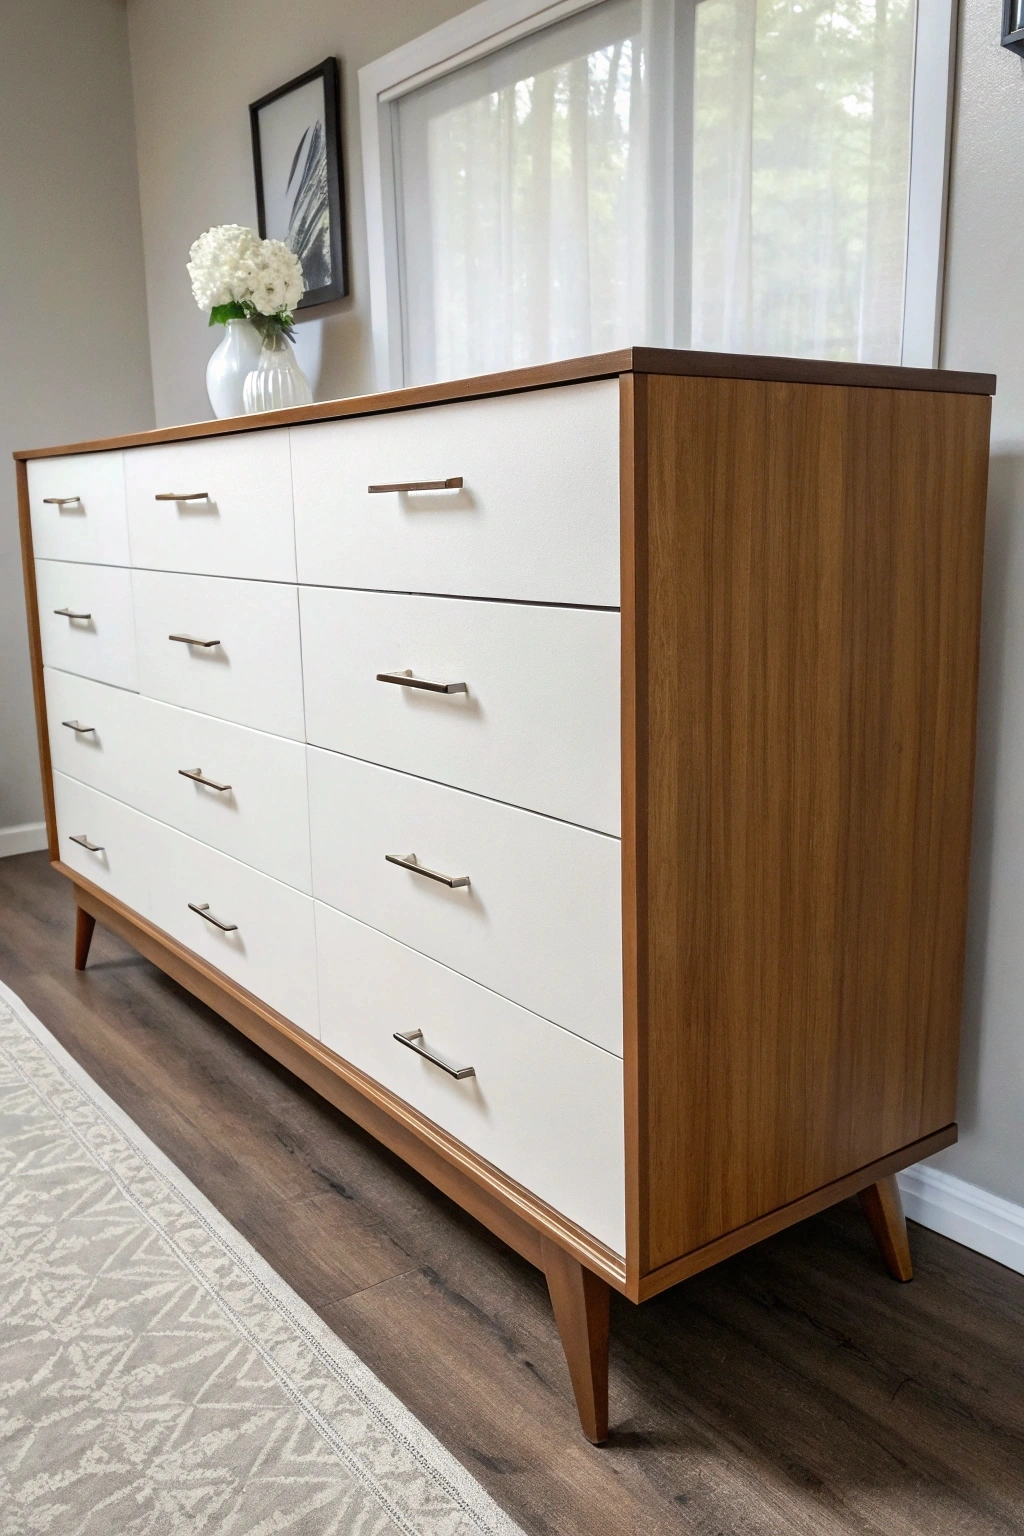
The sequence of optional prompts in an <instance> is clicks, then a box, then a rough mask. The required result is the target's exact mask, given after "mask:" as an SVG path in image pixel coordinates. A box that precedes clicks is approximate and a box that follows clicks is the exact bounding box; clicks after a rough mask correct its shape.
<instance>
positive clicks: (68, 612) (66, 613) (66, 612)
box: [53, 608, 92, 619]
mask: <svg viewBox="0 0 1024 1536" xmlns="http://www.w3.org/2000/svg"><path fill="white" fill-rule="evenodd" d="M53 611H54V613H59V614H60V616H61V618H62V619H91V618H92V614H91V613H75V612H74V610H73V609H72V608H55V609H54V610H53Z"/></svg>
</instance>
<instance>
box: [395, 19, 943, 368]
mask: <svg viewBox="0 0 1024 1536" xmlns="http://www.w3.org/2000/svg"><path fill="white" fill-rule="evenodd" d="M916 9H917V7H916V0H604V3H601V4H596V5H593V6H590V7H588V8H587V9H585V10H583V11H581V12H579V13H577V14H576V15H575V16H573V17H571V18H569V19H567V20H564V21H561V22H558V23H556V24H554V25H551V26H548V27H546V28H544V29H542V30H541V31H538V32H535V33H532V34H530V35H529V36H527V37H525V38H522V39H520V40H518V41H516V42H513V43H511V44H509V45H507V46H506V47H504V48H502V49H500V50H497V51H495V52H493V53H491V54H488V55H486V56H484V57H483V58H481V59H479V60H476V61H474V62H472V63H470V64H467V65H465V66H464V67H463V68H461V69H458V70H456V71H453V72H452V73H450V74H447V75H442V76H441V77H440V78H439V79H436V80H434V81H432V82H431V83H429V84H427V85H425V86H422V87H420V88H419V89H416V90H413V91H411V92H409V93H407V94H404V95H400V96H399V97H398V98H397V100H396V102H395V103H394V104H393V108H394V114H395V115H394V123H395V144H396V148H397V153H396V160H395V169H396V217H397V233H398V242H397V244H398V269H399V273H400V291H401V311H402V350H403V359H404V375H405V380H406V382H407V383H420V382H427V381H430V380H432V379H440V378H452V377H458V376H460V375H469V374H474V373H484V372H488V371H491V370H498V369H502V368H507V367H515V366H520V365H523V364H529V363H537V362H544V361H547V360H549V359H553V358H558V357H567V356H579V355H582V354H585V353H588V352H597V351H603V350H607V349H610V348H614V347H617V346H624V345H627V344H629V343H631V342H648V343H650V344H654V345H676V346H687V345H690V346H694V347H698V348H706V349H709V350H713V349H725V350H729V351H741V352H771V353H782V354H790V355H796V356H811V357H825V358H839V359H851V360H862V361H870V362H899V360H900V355H901V341H902V325H903V299H904V282H905V267H906V251H907V215H908V194H909V176H910V140H911V109H912V105H913V70H914V44H915V24H916Z"/></svg>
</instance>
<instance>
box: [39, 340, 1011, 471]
mask: <svg viewBox="0 0 1024 1536" xmlns="http://www.w3.org/2000/svg"><path fill="white" fill-rule="evenodd" d="M622 373H661V374H689V375H692V376H695V377H699V378H706V379H707V378H717V379H758V380H761V381H767V382H773V383H779V384H841V385H846V386H847V387H860V388H869V389H905V390H931V391H941V392H943V393H947V394H959V395H994V394H995V391H996V380H995V375H994V374H991V373H955V372H953V371H951V370H947V369H942V368H899V367H890V366H888V365H882V364H878V363H830V362H819V361H816V360H813V359H807V358H799V357H759V356H745V355H743V354H741V353H734V352H683V351H672V350H670V349H668V348H663V347H624V348H623V349H622V350H621V351H618V352H601V353H598V354H597V355H596V356H594V357H577V358H569V359H567V360H565V361H564V362H557V363H543V364H541V365H540V366H538V367H535V368H515V369H511V370H509V371H507V372H505V373H488V374H482V375H481V376H479V377H478V378H474V379H453V380H451V381H449V382H447V383H443V384H420V385H415V386H413V387H412V388H409V389H394V390H389V391H387V392H386V393H384V394H377V395H353V396H351V397H350V398H349V399H347V400H324V401H321V402H320V403H318V404H316V405H304V406H299V407H297V408H295V409H293V410H284V411H263V412H261V413H260V414H259V415H255V416H233V417H230V418H228V419H227V420H224V421H193V422H186V423H185V424H184V425H182V426H177V427H158V428H156V429H155V430H154V431H150V432H129V433H126V434H125V435H124V436H123V437H107V438H97V439H95V440H94V441H91V442H83V443H65V444H63V445H62V446H60V447H55V448H20V449H18V450H17V451H16V452H15V454H14V458H15V459H47V458H55V457H58V456H59V455H61V454H66V453H100V452H103V451H104V450H109V449H116V448H138V447H142V446H144V445H145V444H149V443H176V442H182V441H186V440H188V439H189V438H198V437H222V436H227V435H229V434H231V433H235V432H257V431H264V430H265V429H266V428H268V427H294V426H302V425H303V424H305V423H306V422H313V421H336V420H339V419H341V418H343V417H345V416H371V415H373V414H375V413H380V412H383V411H400V410H406V409H408V408H409V407H410V406H416V405H433V404H438V403H441V402H444V401H451V400H474V399H481V398H483V397H485V396H487V395H507V394H513V393H515V392H516V391H517V390H524V389H542V388H545V387H546V386H548V385H551V384H572V383H578V382H581V381H585V380H588V379H607V378H614V377H615V376H616V375H618V374H622Z"/></svg>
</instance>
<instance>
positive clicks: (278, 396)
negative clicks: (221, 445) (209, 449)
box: [242, 331, 313, 416]
mask: <svg viewBox="0 0 1024 1536" xmlns="http://www.w3.org/2000/svg"><path fill="white" fill-rule="evenodd" d="M242 397H243V401H244V406H243V408H244V410H245V413H246V415H247V416H252V415H254V414H255V413H256V412H257V411H280V410H285V409H286V408H287V407H288V406H292V405H310V404H312V401H313V391H312V390H311V389H310V387H309V381H308V379H307V378H306V375H305V374H304V373H303V371H302V369H301V368H300V367H299V365H298V363H297V361H296V359H295V353H294V352H293V351H292V344H291V342H290V341H289V340H288V338H287V336H284V335H282V334H281V332H280V331H270V332H269V334H268V335H267V336H266V337H264V340H263V347H262V349H261V351H260V358H259V362H258V363H257V364H256V367H255V368H254V369H253V370H252V372H251V373H250V374H249V376H248V378H247V379H246V381H245V389H244V390H243V392H242Z"/></svg>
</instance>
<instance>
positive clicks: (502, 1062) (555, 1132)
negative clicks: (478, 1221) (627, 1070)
mask: <svg viewBox="0 0 1024 1536" xmlns="http://www.w3.org/2000/svg"><path fill="white" fill-rule="evenodd" d="M316 930H317V956H318V967H319V974H320V1025H321V1038H322V1039H323V1041H324V1043H325V1045H328V1046H330V1048H331V1049H332V1050H334V1051H337V1053H338V1055H339V1056H343V1057H344V1058H345V1060H346V1061H350V1062H351V1063H352V1064H353V1065H354V1066H357V1067H359V1068H360V1069H361V1070H362V1071H364V1072H366V1073H368V1074H369V1076H370V1077H373V1078H375V1079H376V1081H377V1082H380V1083H382V1084H383V1085H384V1086H385V1087H386V1088H389V1089H390V1090H391V1091H392V1092H393V1093H396V1094H398V1095H399V1097H401V1098H402V1099H404V1100H405V1101H406V1102H407V1103H409V1104H411V1105H413V1106H414V1108H416V1109H418V1110H419V1111H420V1112H421V1113H422V1114H424V1115H426V1116H427V1117H428V1118H429V1119H431V1120H433V1121H434V1122H435V1124H437V1125H440V1126H442V1127H443V1128H444V1129H445V1130H446V1131H449V1132H450V1133H451V1134H452V1135H453V1136H456V1137H457V1138H458V1139H459V1140H460V1141H462V1142H464V1143H465V1145H466V1146H468V1147H471V1148H472V1149H473V1151H475V1152H477V1153H479V1155H480V1156H481V1157H484V1158H486V1159H487V1160H488V1161H489V1162H491V1163H494V1164H495V1165H496V1166H497V1167H498V1168H500V1169H502V1170H503V1171H504V1172H505V1173H507V1174H508V1175H509V1176H510V1177H511V1178H513V1179H515V1180H517V1181H518V1182H519V1183H520V1184H523V1185H525V1187H526V1188H527V1189H530V1190H532V1191H533V1192H534V1193H535V1194H537V1195H539V1196H540V1197H541V1199H543V1200H546V1201H547V1202H548V1203H549V1204H550V1205H553V1206H555V1207H556V1209H558V1210H559V1211H561V1212H563V1213H564V1214H565V1215H566V1216H568V1217H569V1218H570V1219H571V1220H572V1221H575V1222H578V1223H579V1225H580V1226H581V1227H584V1228H585V1229H586V1230H587V1231H588V1232H591V1233H593V1234H594V1236H595V1237H597V1238H599V1239H600V1240H601V1241H602V1242H604V1243H607V1245H608V1246H609V1247H610V1248H612V1249H614V1250H615V1252H616V1253H620V1254H621V1253H623V1252H624V1251H625V1231H624V1226H625V1194H624V1153H623V1085H622V1063H621V1061H620V1060H619V1059H618V1057H617V1056H612V1055H611V1054H609V1052H607V1051H602V1050H599V1049H598V1048H597V1046H594V1045H590V1044H588V1043H587V1041H585V1040H580V1039H579V1038H578V1037H577V1036H576V1035H571V1034H569V1033H568V1031H566V1030H564V1029H559V1028H558V1027H557V1026H556V1025H554V1024H549V1023H548V1022H547V1021H546V1020H544V1019H539V1018H537V1017H536V1016H535V1015H534V1014H532V1013H528V1012H527V1011H526V1010H525V1009H524V1008H518V1007H517V1006H516V1005H515V1004H514V1003H510V1002H507V1001H506V1000H505V998H502V997H498V996H497V994H496V993H494V992H490V991H488V990H487V989H486V988H484V987H479V986H477V985H476V984H475V983H474V982H472V981H467V980H466V978H465V977H464V976H459V975H457V974H456V973H455V972H454V971H450V970H448V969H447V968H446V967H445V966H443V965H439V964H437V962H436V961H434V960H428V959H426V958H425V957H424V956H423V955H418V954H417V953H416V952H415V951H414V950H411V949H407V948H406V947H405V946H404V945H403V944H399V943H396V941H395V940H394V939H389V938H387V937H386V936H385V935H384V934H381V933H378V932H377V931H376V930H375V929H373V928H367V927H365V926H364V925H363V924H361V923H357V922H355V921H354V920H353V919H352V918H349V917H345V916H344V915H343V914H342V913H340V912H335V911H334V910H333V908H331V907H326V906H323V905H322V904H321V903H320V902H317V904H316ZM416 1029H419V1030H422V1032H423V1038H422V1040H421V1041H420V1042H419V1044H420V1045H422V1046H425V1047H426V1048H427V1049H429V1050H432V1051H435V1052H436V1053H438V1054H440V1055H442V1056H443V1057H445V1058H446V1059H447V1060H448V1061H449V1062H452V1063H454V1064H456V1065H459V1066H472V1067H473V1068H474V1069H475V1076H473V1077H468V1078H463V1079H461V1080H456V1079H455V1078H453V1077H449V1076H448V1075H447V1074H446V1073H445V1072H443V1071H442V1070H441V1069H440V1068H439V1067H436V1066H433V1065H431V1064H430V1063H429V1062H427V1061H424V1060H423V1059H422V1058H421V1057H419V1056H417V1055H416V1054H414V1052H413V1051H412V1050H410V1049H409V1048H408V1047H407V1046H404V1045H401V1044H399V1043H398V1041H396V1040H395V1039H394V1038H393V1035H394V1032H395V1031H412V1030H416Z"/></svg>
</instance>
